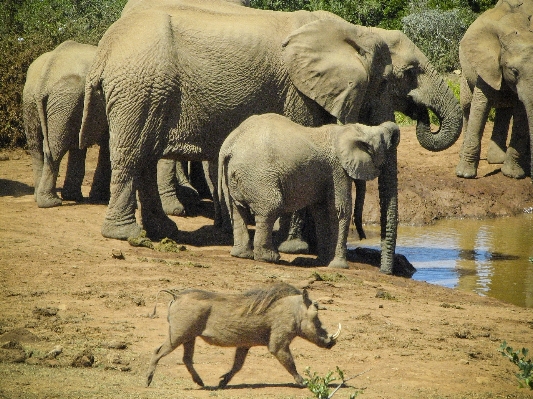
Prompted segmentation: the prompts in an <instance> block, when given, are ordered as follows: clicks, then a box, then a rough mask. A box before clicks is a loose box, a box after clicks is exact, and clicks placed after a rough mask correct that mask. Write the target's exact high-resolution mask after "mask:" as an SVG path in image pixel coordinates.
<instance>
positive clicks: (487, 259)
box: [348, 214, 533, 308]
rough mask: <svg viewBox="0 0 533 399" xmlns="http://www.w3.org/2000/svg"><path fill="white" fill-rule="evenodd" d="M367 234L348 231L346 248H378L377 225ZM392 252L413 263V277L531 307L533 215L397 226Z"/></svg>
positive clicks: (532, 303) (367, 228)
mask: <svg viewBox="0 0 533 399" xmlns="http://www.w3.org/2000/svg"><path fill="white" fill-rule="evenodd" d="M365 232H366V235H367V237H368V238H367V239H366V240H363V241H359V240H358V238H357V234H356V233H353V234H350V237H349V239H348V247H349V248H353V247H357V246H361V247H368V248H376V249H379V226H365ZM396 253H400V254H403V255H405V256H406V257H407V259H408V260H409V261H410V262H411V263H412V264H413V266H414V267H416V269H417V272H416V273H415V274H414V275H413V279H415V280H421V281H426V282H428V283H431V284H438V285H442V286H445V287H449V288H455V289H460V290H467V291H472V292H475V293H477V294H479V295H485V296H489V297H493V298H497V299H500V300H502V301H505V302H509V303H512V304H515V305H518V306H522V307H528V308H532V307H533V215H532V214H524V215H520V216H516V217H509V218H496V219H484V220H471V219H467V220H464V219H463V220H443V221H439V222H437V223H436V224H434V225H431V226H417V227H415V226H400V227H399V229H398V240H397V245H396Z"/></svg>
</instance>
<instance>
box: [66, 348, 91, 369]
mask: <svg viewBox="0 0 533 399" xmlns="http://www.w3.org/2000/svg"><path fill="white" fill-rule="evenodd" d="M93 364H94V355H93V354H92V352H91V351H90V349H85V350H84V351H83V352H81V353H79V354H78V355H76V356H75V357H74V360H72V363H70V365H71V366H72V367H92V366H93Z"/></svg>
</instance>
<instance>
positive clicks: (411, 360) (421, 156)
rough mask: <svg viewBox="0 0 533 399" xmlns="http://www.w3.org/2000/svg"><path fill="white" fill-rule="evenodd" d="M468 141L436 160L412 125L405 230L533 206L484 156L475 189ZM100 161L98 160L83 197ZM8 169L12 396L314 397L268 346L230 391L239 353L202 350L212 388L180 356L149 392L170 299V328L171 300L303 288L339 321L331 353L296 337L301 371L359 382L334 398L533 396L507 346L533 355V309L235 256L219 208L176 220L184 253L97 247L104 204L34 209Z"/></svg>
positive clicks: (8, 392) (3, 331)
mask: <svg viewBox="0 0 533 399" xmlns="http://www.w3.org/2000/svg"><path fill="white" fill-rule="evenodd" d="M489 129H490V126H489ZM485 136H486V137H488V136H489V134H488V133H487V134H485ZM460 141H462V138H461V139H460ZM459 146H460V143H458V144H456V145H455V146H453V147H452V148H450V149H448V150H446V151H444V152H442V153H429V152H427V151H425V150H423V149H422V148H421V147H420V146H419V145H418V143H417V142H416V138H415V134H414V129H413V128H412V127H406V128H402V139H401V144H400V147H399V159H400V165H399V181H400V198H399V206H400V219H401V223H404V224H427V223H431V222H432V221H434V220H437V219H441V218H448V217H450V218H460V217H495V216H507V215H514V214H517V213H521V212H523V211H524V209H530V208H531V207H533V186H532V184H531V181H530V179H524V180H511V179H508V178H506V177H504V176H502V174H501V173H500V172H499V166H498V165H488V164H487V163H486V161H485V160H482V161H481V165H480V169H479V177H478V178H477V179H474V180H463V179H459V178H456V177H455V173H454V168H455V164H456V162H457V159H458V150H459ZM484 148H486V146H484ZM95 154H96V151H95V150H94V149H91V150H90V152H89V160H88V174H87V177H86V179H85V183H84V187H83V190H84V195H86V196H87V195H88V192H89V188H90V182H91V177H92V173H93V170H94V167H95V160H96V157H95ZM0 158H1V159H3V160H2V161H0V309H1V312H0V360H1V362H0V398H93V397H98V398H118V397H120V398H167V397H168V398H170V397H173V398H209V397H218V398H306V397H312V394H311V392H310V391H309V390H307V389H305V388H298V387H297V386H295V385H294V383H293V379H292V377H291V376H290V375H289V374H288V373H287V372H286V371H285V370H284V369H283V368H282V366H281V365H280V364H279V363H278V362H277V360H276V359H275V358H274V357H273V356H271V355H270V354H269V353H268V351H267V349H266V348H264V347H255V348H252V349H251V351H250V354H249V356H248V358H247V361H246V363H245V365H244V367H243V369H242V370H241V371H240V372H239V373H238V374H237V375H236V376H235V377H234V379H233V380H232V381H231V382H230V385H229V386H228V387H227V388H226V389H224V390H214V389H213V387H215V386H216V385H217V384H218V379H219V376H221V375H222V374H224V373H225V372H227V371H228V370H229V368H230V366H231V363H232V358H233V353H234V350H233V349H231V348H220V347H214V346H209V345H208V344H206V343H204V342H203V341H201V340H199V341H197V346H196V353H195V357H194V359H195V363H196V369H197V371H198V372H199V374H200V375H201V376H202V378H203V380H204V382H205V383H206V384H207V385H208V387H211V388H207V389H202V388H200V387H198V386H197V385H196V384H195V383H194V382H193V381H192V379H191V377H190V375H189V374H188V372H187V370H186V368H185V366H184V365H183V363H182V360H181V357H182V349H181V348H178V349H177V350H176V351H175V352H174V353H172V354H170V355H169V356H167V357H165V358H163V359H162V360H161V362H160V363H159V366H158V368H157V371H156V373H155V376H154V380H153V382H152V385H151V386H150V387H149V388H146V387H145V386H144V378H145V373H146V370H147V365H148V361H149V359H150V357H151V354H152V352H153V350H154V349H155V348H156V347H158V346H159V345H160V344H161V343H162V342H163V340H164V339H165V337H166V334H167V322H166V303H167V302H168V300H169V299H170V298H169V296H168V295H166V294H161V295H160V296H159V299H158V301H157V303H158V304H159V307H158V317H157V318H154V319H150V318H148V317H147V315H148V313H149V312H150V311H151V310H152V309H153V306H154V304H155V303H156V294H157V293H158V291H159V290H161V289H169V288H184V287H194V288H201V289H206V290H216V291H220V292H241V291H244V290H247V289H249V288H251V287H253V286H255V285H258V284H262V283H265V282H269V281H285V282H288V283H290V284H294V285H296V286H298V287H304V286H307V287H308V291H309V294H310V297H311V298H312V299H316V300H318V301H319V303H320V304H321V308H323V310H321V311H320V317H321V320H322V322H323V324H324V325H325V326H326V328H327V329H328V330H329V331H330V332H334V331H335V329H336V326H337V324H338V323H341V324H342V328H343V330H342V334H341V337H340V338H339V342H338V344H337V345H336V346H334V347H333V348H332V349H330V350H327V349H320V348H318V347H316V346H314V345H313V344H310V343H308V342H306V341H304V340H302V339H300V338H297V339H295V340H294V341H293V343H292V345H291V350H292V352H293V354H294V357H295V361H296V365H297V367H298V369H299V371H300V373H301V374H304V370H305V369H306V368H307V367H309V368H310V370H311V372H317V373H318V374H320V375H325V374H326V373H327V372H329V371H335V369H336V367H337V366H338V367H339V368H340V369H341V370H343V371H344V373H345V375H346V376H347V377H350V376H353V375H358V374H360V373H363V374H361V375H359V376H357V377H355V378H353V379H352V380H350V381H349V382H348V383H347V386H346V387H343V388H341V389H340V390H339V391H337V393H336V394H335V396H334V397H335V398H348V397H349V396H350V394H353V393H355V392H359V393H360V394H359V397H362V398H368V399H370V398H531V397H533V393H532V391H530V390H526V389H519V388H518V382H517V379H516V378H515V375H514V373H515V372H517V371H518V368H517V367H516V366H515V365H514V364H512V363H511V362H509V360H507V359H506V358H503V357H502V356H501V355H500V354H499V353H498V348H499V346H500V344H501V342H502V341H503V340H506V341H507V342H508V343H509V345H510V346H512V347H513V348H515V349H516V348H522V347H529V348H530V349H532V350H533V309H525V308H519V307H516V306H513V305H509V304H506V303H503V302H499V301H497V300H494V299H490V298H486V297H480V296H477V295H476V294H473V293H467V292H463V291H459V290H452V289H447V288H443V287H439V286H434V285H430V284H426V283H423V282H418V281H413V280H409V279H404V278H400V277H391V276H385V275H382V274H380V273H379V272H378V270H377V268H375V267H373V266H370V265H367V264H360V263H350V268H349V269H348V270H342V271H338V270H329V269H328V268H324V267H318V268H302V267H296V266H293V265H291V263H290V262H291V261H292V260H293V259H294V256H287V255H283V256H282V261H283V262H282V263H281V264H277V265H273V264H265V263H258V262H253V261H249V260H242V259H236V258H232V257H230V255H229V250H230V244H231V241H230V240H228V238H227V237H225V236H224V235H223V234H220V233H219V232H217V231H216V230H214V228H213V227H212V220H211V219H210V218H209V217H208V216H209V214H210V211H209V210H210V204H209V202H205V203H204V206H203V209H204V211H205V212H204V213H205V214H204V215H201V216H196V217H189V218H178V217H175V218H174V220H175V221H176V222H177V224H178V227H179V228H180V229H181V230H182V231H183V232H184V233H183V242H180V243H179V244H183V247H182V248H181V249H182V250H181V251H179V252H177V253H176V252H159V251H155V250H152V249H148V248H140V247H133V246H130V245H129V244H128V243H127V242H122V241H116V240H110V239H106V238H103V237H102V236H101V234H100V225H101V223H102V220H103V217H104V212H105V209H106V207H105V205H91V204H76V203H73V202H65V203H64V205H63V206H61V207H58V208H52V209H38V208H37V206H36V205H35V203H34V201H33V196H32V192H33V187H32V171H31V161H30V158H29V155H28V154H26V153H25V152H24V151H23V150H17V151H4V152H1V153H0ZM62 176H64V170H63V173H62ZM62 176H61V177H60V183H59V186H61V184H62V179H63V177H62ZM376 186H377V184H376V183H375V182H373V183H372V184H371V185H370V189H369V192H368V194H367V203H366V211H365V220H366V222H367V223H372V222H376V221H377V220H378V201H377V194H376ZM351 234H354V233H353V232H352V233H351ZM333 386H334V385H332V389H333Z"/></svg>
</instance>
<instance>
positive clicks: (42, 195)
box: [37, 151, 66, 208]
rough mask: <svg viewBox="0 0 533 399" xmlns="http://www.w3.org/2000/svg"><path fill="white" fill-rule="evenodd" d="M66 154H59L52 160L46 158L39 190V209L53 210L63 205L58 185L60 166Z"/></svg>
mask: <svg viewBox="0 0 533 399" xmlns="http://www.w3.org/2000/svg"><path fill="white" fill-rule="evenodd" d="M65 152H66V151H65ZM65 152H63V154H58V156H57V157H55V158H54V157H53V156H52V157H51V158H49V157H48V156H47V155H45V156H44V163H43V172H42V174H41V180H40V181H39V188H38V189H37V206H38V207H39V208H52V207H54V206H60V205H61V203H62V201H61V198H59V196H58V195H57V193H56V183H57V175H58V174H59V164H60V163H61V158H62V157H63V155H65Z"/></svg>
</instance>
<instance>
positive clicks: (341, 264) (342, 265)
mask: <svg viewBox="0 0 533 399" xmlns="http://www.w3.org/2000/svg"><path fill="white" fill-rule="evenodd" d="M328 267H332V268H334V269H348V262H347V261H346V259H345V258H338V257H335V258H333V260H332V261H331V262H329V265H328Z"/></svg>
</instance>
